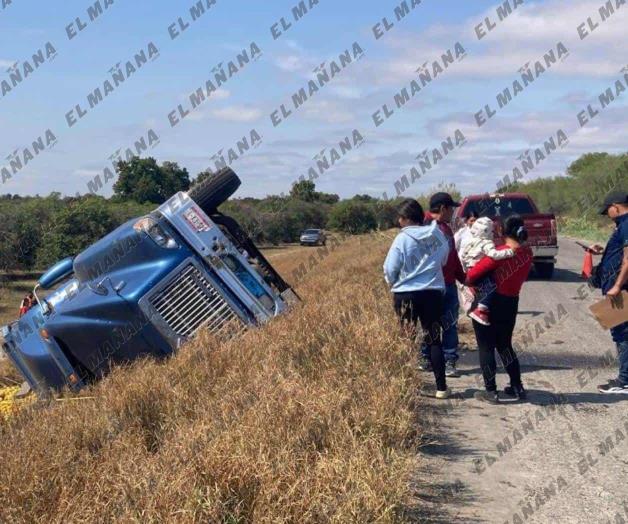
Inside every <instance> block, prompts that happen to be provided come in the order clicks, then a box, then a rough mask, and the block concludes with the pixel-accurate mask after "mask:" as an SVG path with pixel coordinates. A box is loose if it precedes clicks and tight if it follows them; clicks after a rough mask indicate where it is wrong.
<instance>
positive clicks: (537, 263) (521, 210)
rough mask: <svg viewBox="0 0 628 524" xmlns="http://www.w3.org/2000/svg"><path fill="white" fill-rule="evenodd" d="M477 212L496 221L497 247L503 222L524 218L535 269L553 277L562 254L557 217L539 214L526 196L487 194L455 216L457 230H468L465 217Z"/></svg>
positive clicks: (468, 200) (467, 202)
mask: <svg viewBox="0 0 628 524" xmlns="http://www.w3.org/2000/svg"><path fill="white" fill-rule="evenodd" d="M471 211H475V212H477V213H478V215H479V216H484V217H489V218H491V219H492V220H493V221H494V222H495V238H496V241H495V243H496V244H500V243H501V242H502V240H501V231H502V220H504V219H505V218H507V217H508V216H510V215H513V214H518V215H520V216H521V217H522V218H523V220H524V222H525V225H526V229H527V230H528V245H529V246H530V247H531V248H532V252H533V253H534V270H535V271H536V273H537V275H538V276H539V277H541V278H551V277H552V274H553V273H554V265H555V263H556V255H557V254H558V237H557V230H556V217H555V216H554V215H553V214H552V213H539V210H538V209H537V207H536V204H535V203H534V202H533V201H532V199H531V198H530V196H529V195H527V194H525V193H492V194H488V193H484V194H483V195H470V196H467V197H465V198H464V199H463V200H462V202H461V206H460V207H459V208H457V209H456V214H455V215H454V224H453V225H454V230H457V229H460V228H461V227H464V217H465V216H466V215H467V214H468V213H470V212H471Z"/></svg>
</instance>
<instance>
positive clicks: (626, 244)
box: [591, 191, 628, 395]
mask: <svg viewBox="0 0 628 524" xmlns="http://www.w3.org/2000/svg"><path fill="white" fill-rule="evenodd" d="M600 214H602V215H608V217H609V218H611V219H612V220H613V221H614V222H615V231H614V232H613V234H612V235H611V238H610V239H609V240H608V243H607V244H606V248H603V247H602V246H600V245H599V244H595V245H594V246H592V248H591V249H592V250H593V251H594V253H595V254H598V255H599V254H601V253H603V255H602V260H601V261H600V263H599V265H598V266H597V269H596V271H595V275H594V276H593V277H592V279H591V282H592V284H593V285H594V286H595V287H598V288H600V289H601V290H602V293H603V294H604V295H606V296H609V297H617V296H618V295H620V294H621V292H622V290H624V289H626V290H628V193H626V192H624V191H611V192H610V193H609V194H608V195H606V198H605V199H604V203H603V205H602V207H601V208H600ZM611 336H612V337H613V341H614V342H615V344H616V345H617V353H618V355H619V376H618V378H617V379H611V380H609V381H608V383H607V384H602V385H600V386H598V391H599V392H600V393H606V394H625V395H628V322H624V323H623V324H620V325H619V326H616V327H614V328H612V329H611Z"/></svg>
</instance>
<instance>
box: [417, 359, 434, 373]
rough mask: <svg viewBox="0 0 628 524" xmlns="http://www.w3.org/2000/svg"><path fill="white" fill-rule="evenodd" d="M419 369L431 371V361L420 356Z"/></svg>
mask: <svg viewBox="0 0 628 524" xmlns="http://www.w3.org/2000/svg"><path fill="white" fill-rule="evenodd" d="M419 369H420V370H421V371H432V363H431V362H430V360H429V359H428V358H425V357H421V360H420V361H419Z"/></svg>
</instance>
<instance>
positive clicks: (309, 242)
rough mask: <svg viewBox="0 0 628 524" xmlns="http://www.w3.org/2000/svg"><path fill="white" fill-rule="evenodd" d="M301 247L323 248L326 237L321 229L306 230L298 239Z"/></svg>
mask: <svg viewBox="0 0 628 524" xmlns="http://www.w3.org/2000/svg"><path fill="white" fill-rule="evenodd" d="M299 242H301V245H302V246H324V245H325V244H326V243H327V237H326V236H325V232H324V231H323V230H322V229H306V230H305V231H303V233H301V237H300V238H299Z"/></svg>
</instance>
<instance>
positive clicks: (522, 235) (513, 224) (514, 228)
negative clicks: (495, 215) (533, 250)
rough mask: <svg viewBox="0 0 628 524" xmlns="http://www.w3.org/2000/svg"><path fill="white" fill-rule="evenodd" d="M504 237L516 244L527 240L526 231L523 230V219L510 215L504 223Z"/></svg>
mask: <svg viewBox="0 0 628 524" xmlns="http://www.w3.org/2000/svg"><path fill="white" fill-rule="evenodd" d="M504 236H507V237H508V238H512V239H513V240H516V241H517V242H525V241H526V240H528V230H527V229H526V228H525V224H524V222H523V218H521V217H520V216H519V215H510V216H509V217H508V218H507V219H506V221H505V222H504Z"/></svg>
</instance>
